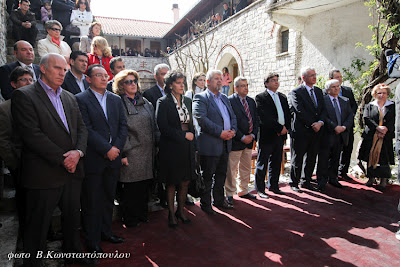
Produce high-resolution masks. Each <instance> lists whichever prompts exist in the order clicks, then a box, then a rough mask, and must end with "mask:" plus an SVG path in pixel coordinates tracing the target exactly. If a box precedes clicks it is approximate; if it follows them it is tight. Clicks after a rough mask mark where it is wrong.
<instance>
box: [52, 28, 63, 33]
mask: <svg viewBox="0 0 400 267" xmlns="http://www.w3.org/2000/svg"><path fill="white" fill-rule="evenodd" d="M50 30H52V31H56V32H61V29H59V28H50Z"/></svg>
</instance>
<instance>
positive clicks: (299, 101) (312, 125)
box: [289, 67, 325, 193]
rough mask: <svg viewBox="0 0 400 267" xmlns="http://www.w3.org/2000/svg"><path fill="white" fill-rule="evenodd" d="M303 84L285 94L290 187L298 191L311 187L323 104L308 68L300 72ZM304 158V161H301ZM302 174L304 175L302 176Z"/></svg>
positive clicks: (313, 77)
mask: <svg viewBox="0 0 400 267" xmlns="http://www.w3.org/2000/svg"><path fill="white" fill-rule="evenodd" d="M301 76H302V79H303V84H302V85H300V86H298V87H296V88H295V89H293V90H292V91H291V92H290V93H289V107H290V112H291V115H292V122H291V130H290V136H291V142H290V146H291V147H290V150H291V166H290V179H291V182H290V186H291V189H292V190H293V191H295V192H299V193H302V192H303V191H302V190H300V189H299V183H300V180H303V181H301V182H302V184H301V186H302V187H303V188H306V189H310V190H313V189H314V187H313V186H312V185H311V183H310V182H311V175H312V174H313V171H314V167H315V160H316V157H317V154H318V150H319V141H320V137H321V128H322V127H323V125H324V122H323V119H322V118H323V113H324V112H325V104H324V101H323V94H322V90H321V89H320V88H318V87H316V86H314V84H315V83H316V82H317V74H316V73H315V70H314V69H313V68H310V67H305V68H303V69H302V71H301ZM304 157H306V158H305V160H304ZM302 173H304V177H302V176H301V175H302Z"/></svg>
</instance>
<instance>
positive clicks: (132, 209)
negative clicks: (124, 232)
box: [121, 180, 152, 225]
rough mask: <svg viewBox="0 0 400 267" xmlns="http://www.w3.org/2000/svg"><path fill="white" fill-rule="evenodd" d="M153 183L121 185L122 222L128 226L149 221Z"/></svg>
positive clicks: (145, 181) (147, 181)
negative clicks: (151, 186) (149, 203)
mask: <svg viewBox="0 0 400 267" xmlns="http://www.w3.org/2000/svg"><path fill="white" fill-rule="evenodd" d="M151 181H152V180H144V181H138V182H133V183H121V211H122V220H123V222H124V223H125V224H126V225H134V224H137V223H138V222H140V221H143V220H144V219H147V216H148V212H149V211H148V204H147V203H148V202H149V189H150V184H151Z"/></svg>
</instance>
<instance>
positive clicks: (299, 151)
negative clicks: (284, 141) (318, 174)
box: [290, 133, 320, 186]
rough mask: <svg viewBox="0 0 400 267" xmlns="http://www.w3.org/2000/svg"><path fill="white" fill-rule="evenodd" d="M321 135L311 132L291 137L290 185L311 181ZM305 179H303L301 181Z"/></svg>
mask: <svg viewBox="0 0 400 267" xmlns="http://www.w3.org/2000/svg"><path fill="white" fill-rule="evenodd" d="M319 140H320V135H319V134H314V133H311V134H309V135H308V136H302V137H301V138H300V137H297V138H293V137H292V139H291V142H290V151H291V159H290V161H291V164H290V179H291V181H290V186H298V185H299V183H300V182H302V183H309V182H310V181H311V176H312V174H313V171H314V167H315V161H316V158H317V155H318V150H319ZM301 180H303V181H301Z"/></svg>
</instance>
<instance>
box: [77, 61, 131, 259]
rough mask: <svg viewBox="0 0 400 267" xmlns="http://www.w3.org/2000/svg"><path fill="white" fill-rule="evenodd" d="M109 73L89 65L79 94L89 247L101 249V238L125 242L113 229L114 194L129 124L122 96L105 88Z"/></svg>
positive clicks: (90, 248)
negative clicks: (85, 138) (84, 138)
mask: <svg viewBox="0 0 400 267" xmlns="http://www.w3.org/2000/svg"><path fill="white" fill-rule="evenodd" d="M108 78H109V76H108V74H107V71H106V70H105V69H104V67H103V66H102V65H100V64H94V65H90V66H89V68H88V70H87V77H86V80H87V81H88V82H89V85H90V88H89V89H88V90H86V91H85V92H82V93H79V94H77V95H76V99H77V100H78V104H79V108H80V110H81V113H82V117H83V120H84V122H85V124H86V126H87V128H88V132H89V137H88V147H87V154H86V157H85V174H86V176H85V180H84V182H83V189H82V217H83V228H84V231H85V236H84V237H85V239H86V244H87V249H88V251H90V252H102V249H101V247H100V240H101V239H102V240H104V241H108V242H111V243H122V242H125V239H123V238H122V237H118V236H116V235H114V234H113V233H112V231H111V222H112V214H113V208H114V198H115V192H116V186H117V181H118V177H119V170H120V168H121V166H122V164H121V155H120V154H121V151H122V149H123V147H124V144H125V140H126V136H127V134H128V128H127V123H126V116H125V111H124V107H123V104H122V101H121V98H120V97H119V96H117V95H115V94H113V93H111V92H109V91H107V90H106V87H107V81H108Z"/></svg>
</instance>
